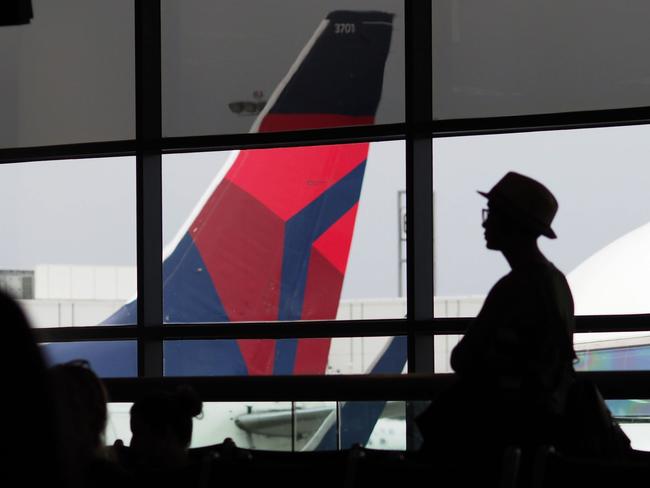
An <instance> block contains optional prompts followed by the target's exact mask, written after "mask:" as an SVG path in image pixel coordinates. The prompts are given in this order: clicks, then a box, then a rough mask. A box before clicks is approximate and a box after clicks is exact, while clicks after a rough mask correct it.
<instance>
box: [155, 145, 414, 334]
mask: <svg viewBox="0 0 650 488" xmlns="http://www.w3.org/2000/svg"><path fill="white" fill-rule="evenodd" d="M404 187H405V164H404V143H403V142H402V141H396V142H383V143H373V144H367V143H359V144H345V145H332V146H308V147H295V148H282V149H261V150H248V151H240V152H229V153H197V154H178V155H169V156H165V157H164V158H163V217H164V219H163V220H164V225H163V227H164V240H165V243H166V246H165V251H164V258H163V259H164V263H163V275H164V287H165V288H164V296H163V299H164V319H165V322H168V323H173V322H227V321H232V322H236V321H275V320H301V319H302V320H305V319H335V318H340V319H362V318H400V317H404V315H405V313H406V304H405V299H404V298H403V297H400V293H399V286H400V273H399V270H400V266H402V267H403V265H402V264H400V259H403V258H404V256H403V254H405V253H402V258H400V253H399V244H400V239H401V237H400V236H401V234H402V233H403V231H402V230H400V225H402V224H401V222H402V219H401V218H400V192H403V190H404Z"/></svg>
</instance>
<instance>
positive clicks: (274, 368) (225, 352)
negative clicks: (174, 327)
mask: <svg viewBox="0 0 650 488" xmlns="http://www.w3.org/2000/svg"><path fill="white" fill-rule="evenodd" d="M164 354H165V375H166V376H229V375H234V376H238V375H268V374H385V373H402V372H406V337H394V338H387V337H356V338H346V337H344V338H333V339H330V338H317V339H279V340H273V339H243V340H234V339H233V340H225V339H224V340H192V341H189V340H187V341H165V343H164Z"/></svg>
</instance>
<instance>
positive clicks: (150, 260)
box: [135, 0, 163, 377]
mask: <svg viewBox="0 0 650 488" xmlns="http://www.w3.org/2000/svg"><path fill="white" fill-rule="evenodd" d="M135 9H136V11H135V22H136V25H135V33H136V40H135V44H136V142H137V155H136V168H137V169H136V171H137V174H136V191H137V197H136V198H137V199H136V202H137V204H136V205H137V246H138V249H137V262H138V271H137V274H138V327H140V328H143V327H152V326H156V325H159V324H161V323H162V169H161V153H160V150H159V149H158V148H159V146H160V140H161V135H162V134H161V132H162V129H161V127H162V115H161V114H162V110H161V86H160V85H161V80H160V76H161V60H160V59H161V54H160V45H161V41H160V0H135ZM162 356H163V351H162V340H161V339H159V338H147V339H141V340H139V341H138V376H144V377H150V376H162V374H163V357H162Z"/></svg>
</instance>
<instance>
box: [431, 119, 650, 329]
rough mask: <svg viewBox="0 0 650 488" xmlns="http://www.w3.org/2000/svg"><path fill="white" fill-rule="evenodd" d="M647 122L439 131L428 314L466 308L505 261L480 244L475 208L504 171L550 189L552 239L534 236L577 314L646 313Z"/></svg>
mask: <svg viewBox="0 0 650 488" xmlns="http://www.w3.org/2000/svg"><path fill="white" fill-rule="evenodd" d="M649 141H650V126H634V127H615V128H603V129H583V130H567V131H548V132H532V133H520V134H506V135H492V136H475V137H455V138H447V139H439V140H438V139H437V140H435V141H434V143H433V150H434V165H435V166H434V193H435V264H434V266H435V278H436V281H435V289H436V315H437V316H438V317H444V316H451V317H454V316H474V315H476V313H478V310H479V309H480V306H481V304H482V301H483V299H484V297H485V295H486V294H487V292H488V291H489V289H490V288H491V287H492V286H493V285H494V283H496V281H497V280H498V279H499V278H500V277H501V276H503V275H505V274H506V273H507V272H508V270H509V268H508V266H507V263H506V261H505V259H503V256H502V255H501V254H500V253H499V252H497V251H489V250H487V249H486V248H485V240H484V237H483V231H484V229H483V227H482V225H481V222H482V221H481V209H482V208H485V207H486V200H485V198H483V197H482V196H480V195H478V194H477V193H476V191H477V190H481V191H487V190H489V189H490V188H491V187H492V186H493V185H494V184H495V183H496V182H497V181H498V180H499V179H501V177H503V176H504V175H505V174H506V173H507V172H508V171H516V172H519V173H522V174H525V175H528V176H531V177H533V178H535V179H537V180H539V181H540V182H542V183H543V184H545V185H546V186H547V187H548V188H549V189H550V190H551V192H553V194H554V195H555V196H556V197H557V200H558V202H559V210H558V213H557V215H556V217H555V220H554V221H553V229H554V230H555V232H556V234H557V236H558V238H557V239H553V240H551V239H546V238H545V237H541V238H540V239H539V244H540V247H541V249H542V251H543V252H544V253H545V254H546V256H547V257H548V258H549V260H550V261H552V262H553V263H554V264H555V265H556V266H557V267H558V268H559V269H560V270H561V271H563V272H564V273H565V274H566V276H567V279H568V281H569V285H570V286H571V290H572V293H573V297H574V300H575V310H576V314H577V315H592V314H631V313H648V312H650V298H649V295H648V286H647V283H648V276H650V260H648V252H647V250H648V248H649V246H650V226H649V225H648V221H649V218H648V211H647V209H648V206H647V204H646V202H647V189H648V187H649V185H650V172H649V171H648V165H647V161H646V159H647V158H646V155H647V154H648V152H649V151H650V142H649Z"/></svg>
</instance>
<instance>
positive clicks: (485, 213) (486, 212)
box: [481, 208, 490, 223]
mask: <svg viewBox="0 0 650 488" xmlns="http://www.w3.org/2000/svg"><path fill="white" fill-rule="evenodd" d="M489 216H490V209H489V208H484V209H482V210H481V218H482V219H483V223H485V221H486V220H487V219H488V217H489Z"/></svg>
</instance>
